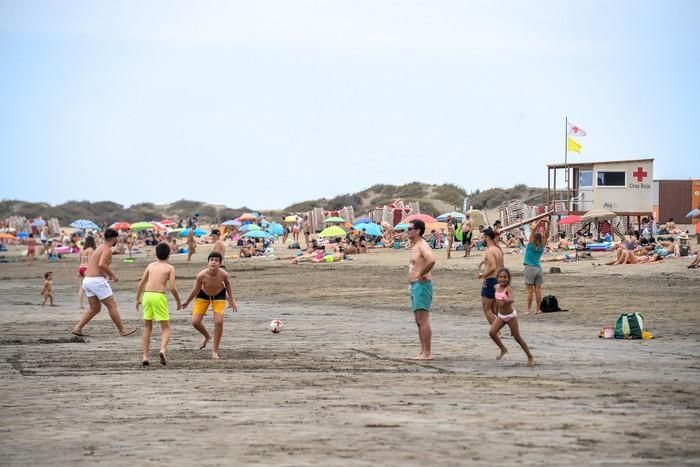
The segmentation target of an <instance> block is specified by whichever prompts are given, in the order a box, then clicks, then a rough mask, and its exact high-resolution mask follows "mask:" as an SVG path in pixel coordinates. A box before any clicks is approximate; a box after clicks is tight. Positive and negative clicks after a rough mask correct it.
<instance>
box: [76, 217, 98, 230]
mask: <svg viewBox="0 0 700 467" xmlns="http://www.w3.org/2000/svg"><path fill="white" fill-rule="evenodd" d="M70 226H71V227H73V228H74V229H80V230H87V229H90V230H97V229H99V227H98V226H97V224H95V223H94V222H92V221H89V220H87V219H78V220H77V221H73V222H71V223H70Z"/></svg>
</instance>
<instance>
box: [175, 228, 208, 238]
mask: <svg viewBox="0 0 700 467" xmlns="http://www.w3.org/2000/svg"><path fill="white" fill-rule="evenodd" d="M189 234H190V229H182V230H181V231H180V236H181V237H187V236H188V235H189ZM206 234H207V232H206V230H203V229H194V236H195V237H203V236H205V235H206Z"/></svg>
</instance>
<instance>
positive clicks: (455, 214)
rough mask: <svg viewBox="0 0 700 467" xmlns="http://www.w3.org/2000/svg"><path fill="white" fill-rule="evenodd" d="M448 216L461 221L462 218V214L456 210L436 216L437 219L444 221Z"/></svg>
mask: <svg viewBox="0 0 700 467" xmlns="http://www.w3.org/2000/svg"><path fill="white" fill-rule="evenodd" d="M448 217H452V219H456V220H457V221H459V222H462V221H463V220H464V214H462V213H461V212H457V211H450V212H446V213H445V214H440V215H439V216H437V220H439V221H441V222H445V221H446V220H447V218H448Z"/></svg>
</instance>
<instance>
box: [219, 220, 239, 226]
mask: <svg viewBox="0 0 700 467" xmlns="http://www.w3.org/2000/svg"><path fill="white" fill-rule="evenodd" d="M241 224H242V222H241V221H239V220H236V219H231V220H230V221H226V222H222V223H221V225H229V226H232V225H238V226H240V225H241Z"/></svg>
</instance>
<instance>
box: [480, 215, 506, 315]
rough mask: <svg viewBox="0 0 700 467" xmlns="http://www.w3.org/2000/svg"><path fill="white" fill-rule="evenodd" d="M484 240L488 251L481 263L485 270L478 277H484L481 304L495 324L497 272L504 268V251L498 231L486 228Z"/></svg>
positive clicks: (485, 313)
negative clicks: (498, 237) (498, 238)
mask: <svg viewBox="0 0 700 467" xmlns="http://www.w3.org/2000/svg"><path fill="white" fill-rule="evenodd" d="M484 241H485V242H486V253H485V255H484V261H483V262H482V263H481V266H482V267H483V271H481V272H479V274H478V275H477V277H478V278H479V279H483V281H484V282H483V285H482V287H481V306H482V307H483V309H484V315H485V316H486V320H487V321H488V322H489V324H493V321H494V320H495V319H496V302H495V300H494V299H495V296H496V295H495V294H496V292H495V286H496V284H497V283H498V279H497V278H496V274H497V273H498V271H500V270H501V269H503V251H502V250H501V248H500V247H499V246H498V244H497V243H496V233H495V232H494V231H493V230H492V229H491V228H486V229H484Z"/></svg>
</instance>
